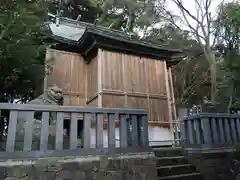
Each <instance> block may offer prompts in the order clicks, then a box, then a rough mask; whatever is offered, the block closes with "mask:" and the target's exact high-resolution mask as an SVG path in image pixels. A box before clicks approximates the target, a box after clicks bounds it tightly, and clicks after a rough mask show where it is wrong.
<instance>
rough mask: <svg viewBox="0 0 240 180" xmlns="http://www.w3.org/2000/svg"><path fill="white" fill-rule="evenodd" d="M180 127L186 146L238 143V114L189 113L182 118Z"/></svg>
mask: <svg viewBox="0 0 240 180" xmlns="http://www.w3.org/2000/svg"><path fill="white" fill-rule="evenodd" d="M180 129H181V138H182V139H183V140H185V141H184V146H185V147H186V148H221V147H235V146H238V145H239V144H240V116H239V115H230V114H212V113H200V114H196V115H190V116H188V117H184V118H183V119H182V121H181V125H180Z"/></svg>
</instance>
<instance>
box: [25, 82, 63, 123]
mask: <svg viewBox="0 0 240 180" xmlns="http://www.w3.org/2000/svg"><path fill="white" fill-rule="evenodd" d="M63 101H64V98H63V90H62V89H61V88H59V87H58V86H57V85H56V84H54V85H53V86H51V87H49V88H47V89H46V90H45V91H44V92H43V94H41V95H40V96H38V97H37V98H36V99H33V100H32V101H29V102H28V104H39V105H63ZM41 114H42V113H41V112H36V113H35V114H34V118H35V119H38V120H41V116H42V115H41ZM54 115H55V117H54ZM50 118H51V120H52V118H56V113H50Z"/></svg>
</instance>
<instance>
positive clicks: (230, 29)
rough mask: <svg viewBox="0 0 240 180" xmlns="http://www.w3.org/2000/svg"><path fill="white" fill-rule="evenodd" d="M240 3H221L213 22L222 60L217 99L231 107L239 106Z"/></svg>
mask: <svg viewBox="0 0 240 180" xmlns="http://www.w3.org/2000/svg"><path fill="white" fill-rule="evenodd" d="M239 17H240V3H239V2H237V1H236V2H230V3H226V4H221V6H220V7H219V10H218V17H217V21H216V22H215V29H216V33H215V36H216V39H217V42H218V46H217V47H218V50H219V52H220V53H221V55H222V59H223V61H222V62H221V63H220V65H219V67H220V68H219V69H220V72H221V73H220V74H219V77H218V99H219V101H220V102H221V103H222V104H226V105H227V108H228V111H230V109H231V108H233V107H235V108H240V93H239V90H240V86H239V80H240V74H239V71H240V49H239V44H240V19H239Z"/></svg>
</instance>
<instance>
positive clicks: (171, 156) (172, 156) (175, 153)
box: [153, 148, 202, 180]
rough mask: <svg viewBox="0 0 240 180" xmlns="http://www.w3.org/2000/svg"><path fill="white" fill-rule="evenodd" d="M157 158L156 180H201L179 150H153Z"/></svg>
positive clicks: (199, 175)
mask: <svg viewBox="0 0 240 180" xmlns="http://www.w3.org/2000/svg"><path fill="white" fill-rule="evenodd" d="M153 150H154V152H155V155H156V157H157V174H158V180H193V179H194V180H202V176H201V174H200V173H199V172H197V170H196V167H195V166H194V165H192V164H190V163H189V162H188V160H187V159H186V158H185V157H184V153H183V150H182V149H181V148H153Z"/></svg>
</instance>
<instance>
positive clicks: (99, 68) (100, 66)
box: [97, 49, 103, 107]
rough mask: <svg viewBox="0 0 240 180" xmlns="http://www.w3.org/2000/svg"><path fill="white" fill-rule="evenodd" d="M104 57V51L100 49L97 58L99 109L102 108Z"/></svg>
mask: <svg viewBox="0 0 240 180" xmlns="http://www.w3.org/2000/svg"><path fill="white" fill-rule="evenodd" d="M102 57H103V50H102V49H98V56H97V73H98V77H97V78H98V81H97V83H98V107H102Z"/></svg>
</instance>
